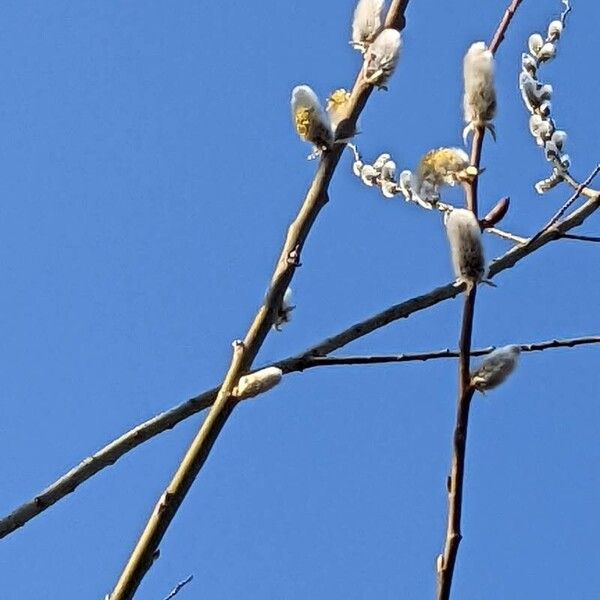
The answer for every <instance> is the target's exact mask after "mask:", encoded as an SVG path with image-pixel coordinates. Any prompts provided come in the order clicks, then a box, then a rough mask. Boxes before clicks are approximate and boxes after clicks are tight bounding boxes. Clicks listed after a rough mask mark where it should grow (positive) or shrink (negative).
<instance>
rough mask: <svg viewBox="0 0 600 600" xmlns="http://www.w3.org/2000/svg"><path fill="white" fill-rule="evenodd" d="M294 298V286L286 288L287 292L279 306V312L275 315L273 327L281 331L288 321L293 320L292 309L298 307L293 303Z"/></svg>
mask: <svg viewBox="0 0 600 600" xmlns="http://www.w3.org/2000/svg"><path fill="white" fill-rule="evenodd" d="M292 302H293V299H292V288H290V287H288V288H287V289H286V290H285V294H284V295H283V298H282V300H281V306H280V307H279V309H278V311H277V314H276V315H275V321H274V323H273V329H275V330H276V331H281V328H282V327H283V325H285V324H286V323H289V322H290V321H291V320H292V311H293V310H294V308H296V307H295V306H294V305H293V304H292Z"/></svg>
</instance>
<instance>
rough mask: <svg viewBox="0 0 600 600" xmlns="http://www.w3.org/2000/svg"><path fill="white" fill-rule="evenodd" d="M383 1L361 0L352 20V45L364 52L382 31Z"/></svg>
mask: <svg viewBox="0 0 600 600" xmlns="http://www.w3.org/2000/svg"><path fill="white" fill-rule="evenodd" d="M382 11H383V0H359V2H358V4H357V5H356V8H355V10H354V18H353V19H352V42H351V43H352V45H353V46H354V47H355V48H356V49H358V50H361V51H363V52H364V50H365V49H366V47H367V45H368V44H369V43H371V42H372V41H373V40H374V39H375V36H376V35H377V34H378V33H379V31H380V29H381V14H382Z"/></svg>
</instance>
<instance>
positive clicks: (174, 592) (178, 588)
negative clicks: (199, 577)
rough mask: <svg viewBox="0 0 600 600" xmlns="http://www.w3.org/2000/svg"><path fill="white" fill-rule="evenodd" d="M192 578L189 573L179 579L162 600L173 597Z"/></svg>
mask: <svg viewBox="0 0 600 600" xmlns="http://www.w3.org/2000/svg"><path fill="white" fill-rule="evenodd" d="M192 579H194V576H193V575H189V576H188V577H186V578H185V579H184V580H183V581H180V582H179V583H178V584H177V585H176V586H175V587H174V588H173V589H172V590H171V591H170V592H169V593H168V594H167V595H166V596H165V598H164V600H171V598H175V596H177V594H179V592H180V591H181V590H182V589H183V588H184V587H185V586H186V585H187V584H188V583H190V581H192Z"/></svg>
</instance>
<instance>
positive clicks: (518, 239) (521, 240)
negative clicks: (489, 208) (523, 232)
mask: <svg viewBox="0 0 600 600" xmlns="http://www.w3.org/2000/svg"><path fill="white" fill-rule="evenodd" d="M484 231H485V232H487V233H492V234H493V235H497V236H498V237H501V238H503V239H505V240H509V241H511V242H514V243H515V244H525V243H527V240H528V238H526V237H521V236H520V235H515V234H514V233H510V231H504V230H503V229H498V228H497V227H487V228H486V229H484Z"/></svg>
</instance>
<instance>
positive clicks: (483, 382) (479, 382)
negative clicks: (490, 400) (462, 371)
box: [471, 345, 521, 391]
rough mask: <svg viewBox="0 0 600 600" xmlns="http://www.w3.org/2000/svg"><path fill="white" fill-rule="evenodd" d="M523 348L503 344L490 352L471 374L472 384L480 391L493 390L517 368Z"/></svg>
mask: <svg viewBox="0 0 600 600" xmlns="http://www.w3.org/2000/svg"><path fill="white" fill-rule="evenodd" d="M520 353H521V349H520V348H519V346H514V345H511V346H503V347H502V348H497V349H496V350H494V351H493V352H491V353H490V354H488V355H487V356H486V357H485V358H484V359H483V362H482V363H481V365H479V367H478V368H477V369H476V370H475V371H474V372H473V374H472V375H471V383H472V385H473V386H474V387H475V388H477V389H478V390H480V391H487V390H491V389H493V388H495V387H498V386H499V385H500V384H502V383H504V381H506V379H507V377H508V376H509V375H510V374H511V373H512V372H513V371H514V370H515V368H516V366H517V363H518V360H519V354H520Z"/></svg>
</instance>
